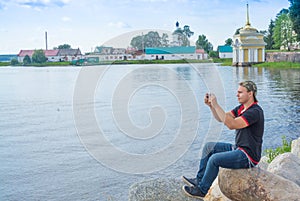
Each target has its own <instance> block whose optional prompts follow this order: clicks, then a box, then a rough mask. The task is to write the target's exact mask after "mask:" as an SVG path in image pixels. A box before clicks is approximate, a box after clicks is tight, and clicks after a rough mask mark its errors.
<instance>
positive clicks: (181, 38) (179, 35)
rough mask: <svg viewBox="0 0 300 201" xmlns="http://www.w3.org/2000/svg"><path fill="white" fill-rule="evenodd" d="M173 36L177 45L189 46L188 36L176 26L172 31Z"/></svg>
mask: <svg viewBox="0 0 300 201" xmlns="http://www.w3.org/2000/svg"><path fill="white" fill-rule="evenodd" d="M173 36H175V37H176V40H177V42H178V43H179V44H178V45H179V46H190V41H189V39H188V37H187V36H186V35H185V33H184V32H183V30H182V29H181V28H180V27H178V28H177V29H176V30H175V31H174V32H173Z"/></svg>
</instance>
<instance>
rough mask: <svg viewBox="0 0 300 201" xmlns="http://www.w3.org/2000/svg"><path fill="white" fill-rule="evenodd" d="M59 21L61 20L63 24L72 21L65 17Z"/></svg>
mask: <svg viewBox="0 0 300 201" xmlns="http://www.w3.org/2000/svg"><path fill="white" fill-rule="evenodd" d="M61 19H62V21H63V22H70V21H72V19H71V18H69V17H66V16H64V17H62V18H61Z"/></svg>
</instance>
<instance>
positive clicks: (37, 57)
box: [32, 50, 47, 63]
mask: <svg viewBox="0 0 300 201" xmlns="http://www.w3.org/2000/svg"><path fill="white" fill-rule="evenodd" d="M46 61H47V57H46V56H45V53H44V51H43V50H35V51H34V53H33V55H32V62H33V63H44V62H46Z"/></svg>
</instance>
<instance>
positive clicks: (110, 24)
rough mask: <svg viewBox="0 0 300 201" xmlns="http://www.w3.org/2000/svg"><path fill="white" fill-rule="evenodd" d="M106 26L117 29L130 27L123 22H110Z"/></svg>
mask: <svg viewBox="0 0 300 201" xmlns="http://www.w3.org/2000/svg"><path fill="white" fill-rule="evenodd" d="M108 26H110V27H117V28H130V25H128V24H127V23H125V22H121V21H119V22H110V23H108Z"/></svg>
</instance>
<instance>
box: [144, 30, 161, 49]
mask: <svg viewBox="0 0 300 201" xmlns="http://www.w3.org/2000/svg"><path fill="white" fill-rule="evenodd" d="M144 45H145V47H161V37H160V36H159V33H158V32H156V31H149V32H148V33H147V34H146V35H145V36H144Z"/></svg>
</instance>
